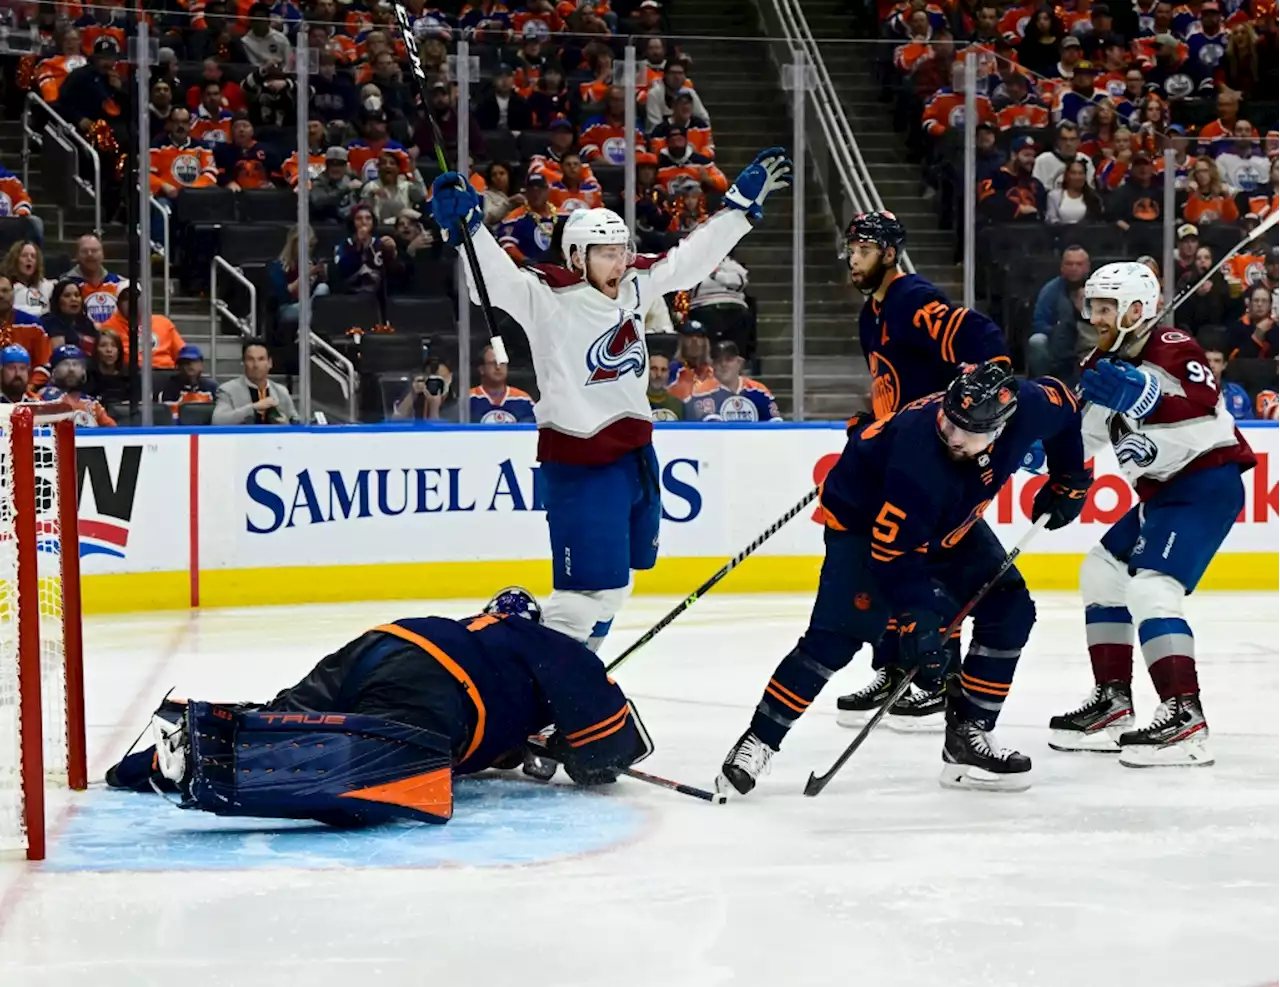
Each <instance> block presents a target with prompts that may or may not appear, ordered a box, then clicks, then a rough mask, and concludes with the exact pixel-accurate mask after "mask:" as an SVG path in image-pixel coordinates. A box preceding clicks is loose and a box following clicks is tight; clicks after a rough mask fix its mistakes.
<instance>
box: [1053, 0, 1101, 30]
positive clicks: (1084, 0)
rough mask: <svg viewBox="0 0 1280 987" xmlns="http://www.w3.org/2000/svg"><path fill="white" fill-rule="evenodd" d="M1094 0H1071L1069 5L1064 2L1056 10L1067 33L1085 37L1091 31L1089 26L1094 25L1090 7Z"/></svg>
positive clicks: (1056, 14) (1055, 13)
mask: <svg viewBox="0 0 1280 987" xmlns="http://www.w3.org/2000/svg"><path fill="white" fill-rule="evenodd" d="M1092 5H1093V4H1092V0H1071V4H1070V5H1069V6H1068V5H1066V4H1063V5H1061V6H1059V7H1057V8H1056V9H1055V10H1054V15H1055V16H1056V17H1057V18H1058V23H1060V24H1061V25H1062V27H1063V29H1064V30H1065V31H1066V32H1067V34H1074V35H1075V36H1076V37H1077V38H1083V37H1084V36H1085V35H1086V34H1088V33H1089V30H1088V29H1089V28H1091V27H1092V26H1093V20H1092V15H1091V13H1090V8H1091V7H1092Z"/></svg>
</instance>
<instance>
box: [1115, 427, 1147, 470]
mask: <svg viewBox="0 0 1280 987" xmlns="http://www.w3.org/2000/svg"><path fill="white" fill-rule="evenodd" d="M1110 431H1111V445H1112V447H1113V448H1114V449H1115V451H1116V459H1117V460H1119V462H1120V464H1121V465H1122V466H1123V465H1124V464H1125V463H1132V464H1133V465H1134V466H1137V467H1138V468H1140V469H1145V468H1146V467H1148V466H1150V465H1151V464H1152V463H1154V462H1155V461H1156V455H1157V453H1158V452H1159V450H1158V449H1157V448H1156V444H1155V443H1154V442H1153V441H1152V440H1151V439H1150V438H1148V437H1147V436H1145V435H1143V434H1142V433H1141V432H1135V431H1134V430H1133V429H1131V428H1130V427H1129V425H1128V423H1127V422H1125V420H1124V416H1123V415H1112V416H1111V429H1110Z"/></svg>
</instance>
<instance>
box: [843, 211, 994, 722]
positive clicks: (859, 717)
mask: <svg viewBox="0 0 1280 987" xmlns="http://www.w3.org/2000/svg"><path fill="white" fill-rule="evenodd" d="M906 239H907V233H906V230H905V229H903V227H902V224H901V223H900V222H899V221H898V218H897V217H896V216H895V215H894V214H893V213H891V212H868V213H859V214H858V215H856V216H854V217H853V219H852V220H851V221H850V222H849V227H848V229H846V230H845V235H844V250H843V252H842V253H843V256H844V258H845V260H846V262H847V263H848V265H849V281H850V283H852V284H853V286H854V287H855V288H857V289H858V290H859V291H860V292H862V293H863V294H864V295H866V296H867V300H866V303H865V304H864V305H863V306H862V313H861V315H860V316H859V319H858V336H859V339H860V340H861V342H862V352H863V353H864V354H866V358H867V366H868V367H869V369H870V371H871V413H870V414H869V415H868V414H865V413H863V414H859V415H855V416H854V417H853V418H852V419H851V420H850V422H849V431H850V434H852V433H853V431H854V430H855V429H856V428H857V427H858V426H860V425H865V424H868V423H869V421H870V420H871V419H872V418H885V417H887V416H888V415H891V414H893V413H894V412H895V411H897V410H898V409H899V408H901V407H902V406H903V405H906V404H908V403H910V402H912V401H915V400H916V399H917V398H922V397H924V396H925V395H926V394H932V393H934V392H935V391H941V390H943V389H944V388H945V387H946V386H947V385H948V384H949V383H951V381H952V380H953V379H954V378H955V376H956V374H958V373H959V372H960V365H961V364H964V363H982V362H983V361H984V360H995V359H1004V360H1006V361H1007V360H1008V352H1009V351H1008V346H1007V344H1006V342H1005V336H1004V332H1003V331H1002V330H1001V328H1000V327H999V326H998V325H996V324H995V323H994V322H992V321H991V320H990V319H989V318H987V317H986V316H985V315H983V314H982V313H981V312H976V311H974V310H973V309H969V308H963V307H957V306H954V305H952V304H951V302H950V301H948V299H947V296H946V295H945V294H943V292H942V291H941V290H940V289H939V288H937V287H936V286H935V285H933V284H930V283H929V282H928V281H927V280H926V279H924V278H922V277H921V276H920V275H918V274H906V273H904V272H903V270H902V265H901V260H902V249H903V246H904V244H905V243H906ZM977 526H978V527H979V528H985V527H986V522H985V521H981V520H980V521H978V525H977ZM986 534H989V532H988V533H984V534H983V535H982V537H986ZM896 629H897V628H896V624H895V623H894V620H893V618H892V617H891V618H890V620H889V627H888V630H889V631H890V632H891V633H888V634H886V635H885V636H884V638H882V639H881V641H880V642H878V643H877V642H874V641H873V642H872V643H873V644H874V645H875V649H874V652H873V655H872V659H871V668H872V670H873V671H874V672H875V675H874V677H873V678H872V680H871V681H870V682H869V683H867V684H866V685H865V686H863V687H862V688H861V689H859V690H858V691H857V692H853V693H850V694H849V695H847V696H841V697H840V698H839V700H837V703H836V707H837V712H836V722H838V723H839V724H840V725H841V726H847V727H859V726H861V725H862V724H863V722H865V720H866V718H867V716H868V714H869V713H870V712H871V711H872V710H875V709H877V708H879V707H880V706H881V705H882V704H883V703H884V701H885V699H886V698H888V696H889V694H890V693H892V692H893V690H894V689H895V688H896V687H897V685H898V683H899V682H900V681H901V680H902V677H903V676H905V675H906V670H905V669H904V668H902V666H901V664H900V663H899V662H898V661H897V635H896V634H894V633H892V632H893V631H895V630H896ZM948 647H949V648H950V649H951V656H952V661H951V664H952V665H958V664H959V661H960V635H959V632H958V631H957V633H956V635H955V637H954V638H953V640H952V641H951V642H949V643H948ZM944 707H945V697H944V696H943V694H942V681H941V679H940V678H934V679H932V680H931V679H930V678H928V677H922V676H919V675H917V677H916V679H915V681H914V682H913V684H912V687H911V690H910V691H909V692H908V693H907V694H906V695H904V696H903V697H902V698H901V699H900V700H898V701H897V702H896V703H894V705H893V707H892V708H891V709H890V710H889V715H888V717H887V718H886V719H885V725H886V726H887V727H889V728H890V729H892V730H901V731H918V730H934V729H941V727H942V724H941V722H940V721H941V719H942V716H941V714H942V712H943V709H944Z"/></svg>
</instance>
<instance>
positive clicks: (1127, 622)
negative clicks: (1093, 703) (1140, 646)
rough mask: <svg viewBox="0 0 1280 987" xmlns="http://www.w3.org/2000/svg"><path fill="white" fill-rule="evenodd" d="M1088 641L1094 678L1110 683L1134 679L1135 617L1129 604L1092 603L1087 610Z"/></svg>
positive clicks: (1128, 681) (1126, 682) (1103, 682)
mask: <svg viewBox="0 0 1280 987" xmlns="http://www.w3.org/2000/svg"><path fill="white" fill-rule="evenodd" d="M1084 632H1085V640H1086V641H1087V642H1088V645H1089V661H1090V663H1091V664H1092V665H1093V680H1094V681H1095V682H1097V683H1098V684H1099V685H1105V684H1106V683H1108V682H1123V683H1124V684H1125V685H1128V684H1129V683H1131V682H1132V681H1133V617H1132V616H1130V614H1129V610H1128V608H1127V607H1106V606H1098V605H1092V606H1088V607H1086V608H1085V611H1084Z"/></svg>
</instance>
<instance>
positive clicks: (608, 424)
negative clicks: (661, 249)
mask: <svg viewBox="0 0 1280 987" xmlns="http://www.w3.org/2000/svg"><path fill="white" fill-rule="evenodd" d="M750 229H751V221H750V220H749V219H747V217H746V215H745V214H744V213H742V212H739V211H738V210H734V209H725V210H722V211H721V212H719V213H717V214H716V215H715V216H712V217H711V218H710V219H709V220H707V222H705V223H704V224H702V225H701V226H699V227H698V228H697V229H696V230H694V231H693V232H692V233H690V234H689V235H688V236H687V237H686V238H685V239H684V240H682V241H681V242H680V243H679V244H678V245H677V246H675V247H673V248H672V249H671V250H669V251H667V252H666V253H664V254H658V255H651V254H641V255H639V256H638V257H637V258H636V260H635V264H634V265H633V266H632V267H631V268H630V269H629V270H628V271H627V274H626V275H625V277H624V278H623V280H622V283H621V284H620V285H619V287H618V297H617V299H611V298H609V297H607V296H606V295H604V294H603V293H602V292H600V291H597V290H596V289H595V288H593V287H592V286H591V285H590V284H589V283H587V282H586V281H585V280H583V279H582V278H581V277H579V276H578V275H577V274H576V273H574V272H573V271H570V270H569V269H568V268H566V267H562V266H559V265H553V264H546V265H540V266H538V267H536V268H526V269H521V268H518V267H517V266H516V264H515V262H514V261H512V259H511V257H510V256H509V255H508V254H507V253H506V251H504V250H503V249H502V248H501V247H500V246H499V245H498V242H497V241H496V240H495V239H494V238H493V235H492V234H491V233H489V231H488V230H487V229H484V228H483V227H482V228H481V229H480V230H479V231H478V232H477V233H476V234H475V236H474V237H473V238H472V240H473V242H474V244H475V248H476V257H477V259H478V260H479V263H480V270H481V272H482V273H483V274H484V279H485V285H486V287H487V288H488V289H489V298H490V300H491V301H492V302H493V305H494V307H495V308H500V309H502V310H503V311H504V312H506V313H507V314H508V315H510V316H511V317H512V318H513V319H515V320H516V321H517V322H519V323H520V325H521V326H523V327H524V331H525V335H526V336H528V338H529V347H530V349H531V351H532V353H533V368H534V371H535V372H536V373H537V376H538V391H539V400H538V403H537V404H536V405H535V406H534V416H535V417H536V418H537V420H538V458H539V460H540V461H542V462H560V463H574V464H578V465H588V466H590V465H601V464H604V463H611V462H613V461H615V460H617V459H618V458H620V457H621V456H623V455H625V454H626V453H628V452H630V451H631V450H632V449H638V448H641V447H642V446H645V445H648V444H649V442H650V441H651V440H652V436H653V420H652V417H651V416H652V413H653V412H652V409H651V408H650V407H649V399H648V397H646V391H647V390H648V384H649V354H648V349H647V347H646V345H645V338H644V313H645V311H646V310H647V309H648V308H649V306H650V305H651V304H653V302H654V300H655V299H657V298H661V297H662V296H663V295H665V294H667V293H668V292H672V291H681V290H684V289H687V288H692V287H693V286H694V285H696V284H698V283H699V282H700V281H702V280H703V279H704V278H706V277H707V276H708V275H710V274H711V272H712V271H714V270H715V268H716V266H717V265H718V264H719V263H720V261H721V260H723V259H724V258H725V256H727V255H728V253H729V251H730V250H732V249H733V247H734V245H735V244H737V242H738V241H739V240H741V239H742V237H743V236H744V235H746V233H747V231H748V230H750ZM467 284H468V286H469V288H470V293H471V299H472V301H475V302H477V303H478V302H479V297H478V295H477V294H476V289H475V284H474V283H473V281H472V277H471V271H470V269H469V268H468V270H467Z"/></svg>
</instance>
